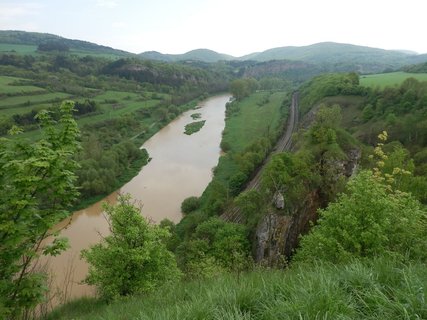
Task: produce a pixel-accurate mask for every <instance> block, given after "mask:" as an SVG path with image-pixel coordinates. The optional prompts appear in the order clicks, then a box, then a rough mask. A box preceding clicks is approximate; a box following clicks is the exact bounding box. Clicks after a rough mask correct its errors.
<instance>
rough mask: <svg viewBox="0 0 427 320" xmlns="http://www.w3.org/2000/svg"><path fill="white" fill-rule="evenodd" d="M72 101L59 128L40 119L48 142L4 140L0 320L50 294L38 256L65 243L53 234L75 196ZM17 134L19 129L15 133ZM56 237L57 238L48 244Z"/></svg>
mask: <svg viewBox="0 0 427 320" xmlns="http://www.w3.org/2000/svg"><path fill="white" fill-rule="evenodd" d="M73 106H74V103H72V102H64V103H62V104H61V106H60V113H61V117H60V120H59V121H58V125H57V123H56V122H55V121H53V120H52V118H51V117H50V114H49V112H47V111H42V112H40V113H39V114H38V116H37V118H38V120H39V121H40V122H41V125H42V127H43V133H44V138H43V139H41V140H39V141H37V142H33V141H25V140H22V139H18V138H17V139H7V138H0V185H1V190H2V191H1V193H0V212H1V215H0V318H2V319H3V318H6V319H12V318H18V317H20V316H21V314H22V312H23V310H24V309H29V308H32V307H35V306H36V305H37V304H38V303H40V302H41V301H42V298H43V295H44V293H45V291H46V289H45V288H46V284H45V276H44V275H43V274H40V273H35V272H32V271H33V267H34V262H35V260H36V259H37V257H38V256H39V255H41V254H42V255H56V254H59V253H60V252H61V251H62V250H64V249H65V248H66V246H67V243H66V241H65V240H64V239H61V238H58V237H57V234H52V232H51V231H50V230H51V229H52V227H53V226H54V225H56V224H57V223H58V222H59V221H61V220H62V219H64V218H65V217H67V216H68V215H69V212H68V211H67V209H68V208H69V207H70V205H71V204H72V202H73V200H74V199H75V198H76V197H77V195H78V193H77V190H76V188H75V185H74V184H75V181H76V177H75V175H74V171H75V170H76V168H77V163H76V162H75V161H74V160H73V155H74V154H75V153H76V151H77V149H78V148H79V144H78V142H77V137H78V136H79V130H78V128H77V124H76V122H75V121H74V119H73V117H72V112H73ZM14 131H15V132H16V131H19V130H16V128H15V130H14ZM50 236H52V237H53V240H52V241H49V242H48V243H49V244H45V243H47V242H45V240H46V239H47V238H48V237H50Z"/></svg>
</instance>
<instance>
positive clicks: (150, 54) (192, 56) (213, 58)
mask: <svg viewBox="0 0 427 320" xmlns="http://www.w3.org/2000/svg"><path fill="white" fill-rule="evenodd" d="M139 57H141V58H143V59H152V60H161V61H186V60H197V61H204V62H217V61H222V60H234V59H236V58H235V57H232V56H230V55H227V54H222V53H218V52H216V51H213V50H209V49H195V50H191V51H189V52H186V53H183V54H162V53H160V52H157V51H147V52H143V53H140V54H139Z"/></svg>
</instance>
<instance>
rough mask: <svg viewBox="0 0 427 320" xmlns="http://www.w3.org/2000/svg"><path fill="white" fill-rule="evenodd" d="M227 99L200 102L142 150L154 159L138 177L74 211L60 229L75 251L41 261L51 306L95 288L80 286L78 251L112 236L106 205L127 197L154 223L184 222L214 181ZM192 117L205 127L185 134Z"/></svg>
mask: <svg viewBox="0 0 427 320" xmlns="http://www.w3.org/2000/svg"><path fill="white" fill-rule="evenodd" d="M229 99H230V95H228V94H227V95H219V96H215V97H212V98H209V99H207V100H204V101H203V102H201V103H199V105H198V106H199V107H200V108H199V109H197V110H190V111H187V112H185V113H184V114H182V115H181V116H180V117H178V118H177V119H175V120H174V121H172V122H171V123H170V124H168V125H167V126H166V127H164V128H163V129H161V130H160V131H159V132H158V133H157V134H155V135H154V136H153V137H151V138H150V139H149V140H147V141H146V142H145V143H144V145H143V146H142V147H143V148H146V149H147V151H148V153H149V155H150V157H151V158H152V159H151V161H150V162H149V163H148V164H147V165H146V166H145V167H144V168H143V169H142V170H141V171H140V172H139V174H138V175H137V176H135V177H134V178H133V179H132V180H131V181H130V182H128V183H127V184H126V185H124V186H123V187H122V188H121V189H120V190H118V191H116V192H114V193H112V194H110V195H109V196H108V197H106V198H105V199H103V200H102V201H100V202H97V203H95V204H94V205H92V206H90V207H89V208H86V209H83V210H80V211H77V212H74V213H73V215H72V216H71V217H70V218H68V219H66V220H65V221H63V222H61V223H60V224H59V225H58V226H57V228H58V229H62V230H61V235H62V236H66V237H67V238H68V239H69V243H70V246H71V248H70V249H68V250H67V251H65V252H63V253H62V254H61V255H59V256H57V257H50V258H49V260H48V261H46V260H42V261H41V264H42V265H46V266H47V267H48V268H49V269H50V271H51V272H50V274H51V275H52V279H51V284H50V287H51V293H52V294H54V297H52V300H51V302H50V303H51V304H52V305H56V304H58V303H63V302H64V301H66V300H69V299H71V298H77V297H81V296H85V295H93V294H94V292H95V291H94V288H93V287H90V286H88V285H85V284H82V283H81V281H82V280H83V279H84V277H85V275H86V274H87V270H88V266H87V264H86V263H85V262H84V261H82V260H80V251H81V250H82V249H84V248H88V247H89V246H90V245H92V244H95V243H97V242H99V241H100V239H101V237H102V236H105V235H108V233H109V229H108V222H107V220H106V219H105V216H104V214H103V213H102V202H105V201H107V202H109V203H115V201H116V198H117V195H118V193H129V194H130V195H131V196H132V198H133V199H134V200H135V201H136V202H137V203H139V204H141V206H142V210H141V213H142V215H143V216H145V217H147V218H149V219H150V220H152V221H153V222H155V223H158V222H160V221H161V220H162V219H164V218H168V219H170V220H172V221H174V222H178V221H179V220H180V219H181V210H180V206H181V202H182V201H183V200H184V199H185V198H187V197H190V196H200V195H201V194H202V192H203V191H204V189H205V188H206V186H207V185H208V183H209V182H210V181H211V179H212V168H213V167H215V166H216V165H217V163H218V158H219V155H220V147H219V145H220V141H221V133H222V130H223V129H224V124H225V123H224V117H225V115H224V113H225V104H226V102H227V101H229ZM193 113H200V114H201V118H200V120H206V123H205V125H204V126H203V128H202V129H201V130H200V131H199V132H197V133H194V134H192V135H186V134H184V127H185V125H186V124H188V123H191V122H193V121H198V120H193V119H192V118H191V115H192V114H193ZM52 288H56V289H53V290H52Z"/></svg>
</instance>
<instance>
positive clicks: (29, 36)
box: [0, 30, 133, 57]
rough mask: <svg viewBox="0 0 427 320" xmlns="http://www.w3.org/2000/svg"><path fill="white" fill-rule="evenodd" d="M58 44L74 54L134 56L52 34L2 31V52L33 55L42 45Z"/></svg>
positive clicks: (0, 50)
mask: <svg viewBox="0 0 427 320" xmlns="http://www.w3.org/2000/svg"><path fill="white" fill-rule="evenodd" d="M46 43H56V44H61V45H63V46H66V47H67V48H69V50H70V51H71V52H73V53H80V54H89V55H90V54H92V55H93V54H95V55H108V56H115V57H125V56H131V55H133V54H132V53H130V52H126V51H123V50H118V49H113V48H111V47H107V46H102V45H98V44H95V43H92V42H88V41H82V40H72V39H67V38H63V37H60V36H57V35H54V34H50V33H39V32H26V31H15V30H6V31H4V30H0V52H4V53H6V52H8V51H11V52H14V51H15V52H18V53H31V52H33V53H34V52H36V51H37V47H38V46H39V45H41V44H46Z"/></svg>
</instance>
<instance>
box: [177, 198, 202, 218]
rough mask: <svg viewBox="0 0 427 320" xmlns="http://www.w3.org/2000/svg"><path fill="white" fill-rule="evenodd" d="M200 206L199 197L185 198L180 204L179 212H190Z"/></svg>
mask: <svg viewBox="0 0 427 320" xmlns="http://www.w3.org/2000/svg"><path fill="white" fill-rule="evenodd" d="M199 207H200V198H198V197H189V198H186V199H185V200H184V201H183V202H182V204H181V212H182V213H184V214H188V213H191V212H193V211H195V210H197V209H199Z"/></svg>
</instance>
